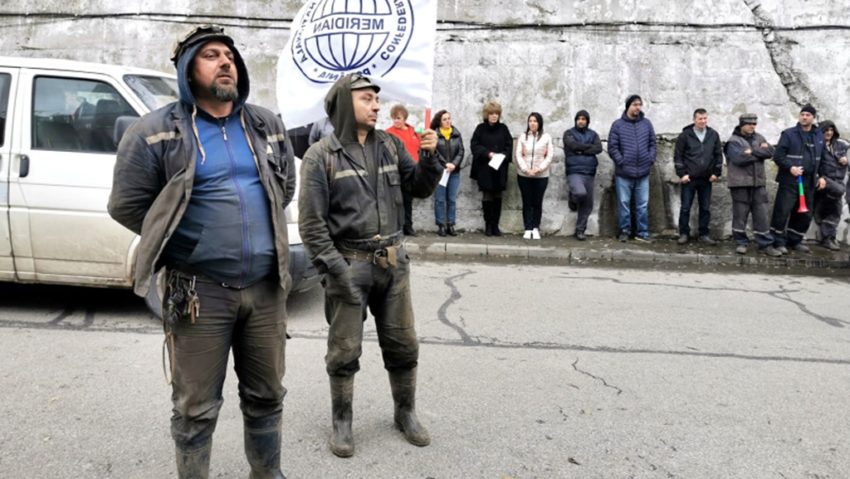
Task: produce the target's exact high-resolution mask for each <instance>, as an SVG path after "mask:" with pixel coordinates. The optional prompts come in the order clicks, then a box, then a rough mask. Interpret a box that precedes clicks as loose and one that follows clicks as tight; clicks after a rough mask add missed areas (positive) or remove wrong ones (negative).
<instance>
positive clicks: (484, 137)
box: [469, 101, 514, 236]
mask: <svg viewBox="0 0 850 479" xmlns="http://www.w3.org/2000/svg"><path fill="white" fill-rule="evenodd" d="M482 117H483V121H482V122H481V123H479V124H478V126H477V127H475V131H474V132H473V133H472V140H471V141H470V142H469V146H470V147H471V148H472V168H471V169H470V170H471V171H470V173H469V177H470V178H472V179H473V180H476V181H477V182H478V189H479V190H481V194H482V198H481V209H482V211H483V212H484V234H485V235H487V236H502V232H501V231H499V218H500V217H501V216H502V192H503V191H505V187H506V186H507V183H508V164H509V163H510V162H511V157H512V152H513V144H514V139H513V136H511V132H510V130H508V127H507V126H505V124H504V123H502V122H501V121H500V120H501V118H502V105H500V104H498V103H497V102H495V101H489V102H487V103H485V104H484V108H483V109H482Z"/></svg>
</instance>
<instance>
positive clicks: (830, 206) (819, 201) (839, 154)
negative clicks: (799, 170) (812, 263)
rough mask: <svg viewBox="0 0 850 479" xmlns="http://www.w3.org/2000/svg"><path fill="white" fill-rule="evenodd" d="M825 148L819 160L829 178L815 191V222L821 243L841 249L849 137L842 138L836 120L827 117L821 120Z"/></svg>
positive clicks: (820, 171) (834, 249)
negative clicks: (838, 237) (838, 234)
mask: <svg viewBox="0 0 850 479" xmlns="http://www.w3.org/2000/svg"><path fill="white" fill-rule="evenodd" d="M820 130H821V131H822V132H823V140H824V143H825V144H826V148H825V149H824V152H823V160H822V161H821V162H820V170H819V173H820V176H821V178H823V179H825V180H826V188H824V189H822V190H818V191H816V192H815V208H814V209H815V215H814V220H815V223H816V224H817V225H818V228H820V244H821V246H823V247H824V248H827V249H830V250H832V251H840V250H841V246H840V245H839V244H838V241H836V239H835V234H836V230H837V229H838V222H839V221H840V220H841V201H842V200H843V198H844V195H845V193H846V187H845V186H844V178H845V177H846V176H847V149H848V146H850V145H848V144H847V142H846V141H844V140H842V139H841V138H840V136H841V135H840V134H839V133H838V128H837V127H836V126H835V123H833V122H831V121H829V120H825V121H822V122H821V123H820Z"/></svg>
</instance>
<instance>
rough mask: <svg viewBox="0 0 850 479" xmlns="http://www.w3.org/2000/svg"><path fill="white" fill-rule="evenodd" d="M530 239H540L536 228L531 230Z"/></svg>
mask: <svg viewBox="0 0 850 479" xmlns="http://www.w3.org/2000/svg"><path fill="white" fill-rule="evenodd" d="M531 239H540V231H539V230H538V229H537V228H534V229H533V230H531Z"/></svg>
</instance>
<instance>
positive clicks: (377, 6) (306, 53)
mask: <svg viewBox="0 0 850 479" xmlns="http://www.w3.org/2000/svg"><path fill="white" fill-rule="evenodd" d="M413 26H414V21H413V9H412V8H411V5H410V0H309V1H308V3H307V5H305V6H304V7H303V9H302V11H301V12H299V16H298V17H296V19H295V24H294V25H293V37H292V41H291V52H292V58H293V60H294V63H295V65H296V66H297V67H298V69H299V70H300V71H301V73H302V74H303V75H304V77H306V78H307V79H308V80H310V81H312V82H315V83H332V82H334V81H336V80H337V79H338V78H340V77H341V76H343V75H346V74H348V73H353V72H358V73H362V74H364V75H367V76H377V77H382V76H384V75H386V74H387V73H389V72H390V71H392V69H393V68H394V67H395V66H396V64H397V63H398V61H399V59H400V58H401V56H402V55H403V54H404V52H405V50H407V47H408V45H409V44H410V38H411V36H412V34H413Z"/></svg>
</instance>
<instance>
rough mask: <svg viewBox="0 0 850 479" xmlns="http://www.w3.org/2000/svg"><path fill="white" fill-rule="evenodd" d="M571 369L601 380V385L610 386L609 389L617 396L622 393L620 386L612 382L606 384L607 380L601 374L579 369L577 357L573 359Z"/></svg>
mask: <svg viewBox="0 0 850 479" xmlns="http://www.w3.org/2000/svg"><path fill="white" fill-rule="evenodd" d="M573 369H575V370H576V372H578V373H581V374H584V375H585V376H590V377H592V378H593V379H595V380H597V381H601V382H602V385H603V386H605V387H606V388H611V389H613V390H615V391H617V396H619V395H620V394H623V390H622V389H620V388H619V387H617V386H614V385H613V384H608V381H606V380H605V378H603V377H601V376H596V375H595V374H591V373H589V372H587V371H584V370H581V369H579V368H578V358H576V360H575V361H573Z"/></svg>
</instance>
